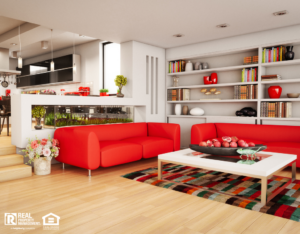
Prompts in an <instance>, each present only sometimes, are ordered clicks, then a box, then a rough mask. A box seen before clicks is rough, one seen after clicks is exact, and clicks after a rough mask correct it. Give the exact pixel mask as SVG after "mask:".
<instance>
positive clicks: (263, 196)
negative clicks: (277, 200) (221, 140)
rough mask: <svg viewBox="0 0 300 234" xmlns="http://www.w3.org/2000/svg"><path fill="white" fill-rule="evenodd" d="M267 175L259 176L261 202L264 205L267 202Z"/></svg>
mask: <svg viewBox="0 0 300 234" xmlns="http://www.w3.org/2000/svg"><path fill="white" fill-rule="evenodd" d="M267 181H268V180H267V177H263V178H261V195H260V197H261V203H262V205H266V203H267Z"/></svg>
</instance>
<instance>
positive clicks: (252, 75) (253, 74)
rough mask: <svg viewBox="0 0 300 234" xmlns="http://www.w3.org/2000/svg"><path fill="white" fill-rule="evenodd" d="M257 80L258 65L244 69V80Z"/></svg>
mask: <svg viewBox="0 0 300 234" xmlns="http://www.w3.org/2000/svg"><path fill="white" fill-rule="evenodd" d="M254 81H257V67H254V68H247V69H246V68H244V69H243V70H242V82H254Z"/></svg>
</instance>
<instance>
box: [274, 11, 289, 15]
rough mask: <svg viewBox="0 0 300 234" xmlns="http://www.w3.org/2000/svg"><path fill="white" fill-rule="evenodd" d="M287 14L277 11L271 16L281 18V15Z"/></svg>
mask: <svg viewBox="0 0 300 234" xmlns="http://www.w3.org/2000/svg"><path fill="white" fill-rule="evenodd" d="M287 13H288V12H287V11H277V12H274V13H273V15H275V16H281V15H286V14H287Z"/></svg>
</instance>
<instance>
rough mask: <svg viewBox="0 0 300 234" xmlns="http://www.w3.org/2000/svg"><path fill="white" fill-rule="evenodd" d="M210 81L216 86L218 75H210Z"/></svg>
mask: <svg viewBox="0 0 300 234" xmlns="http://www.w3.org/2000/svg"><path fill="white" fill-rule="evenodd" d="M210 80H211V81H212V83H213V84H217V83H218V75H217V73H211V75H210Z"/></svg>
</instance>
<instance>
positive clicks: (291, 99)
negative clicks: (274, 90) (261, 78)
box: [260, 98, 300, 102]
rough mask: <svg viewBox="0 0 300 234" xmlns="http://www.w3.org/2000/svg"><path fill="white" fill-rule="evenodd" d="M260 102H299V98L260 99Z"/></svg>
mask: <svg viewBox="0 0 300 234" xmlns="http://www.w3.org/2000/svg"><path fill="white" fill-rule="evenodd" d="M260 101H262V102H300V98H276V99H275V98H268V99H260Z"/></svg>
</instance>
